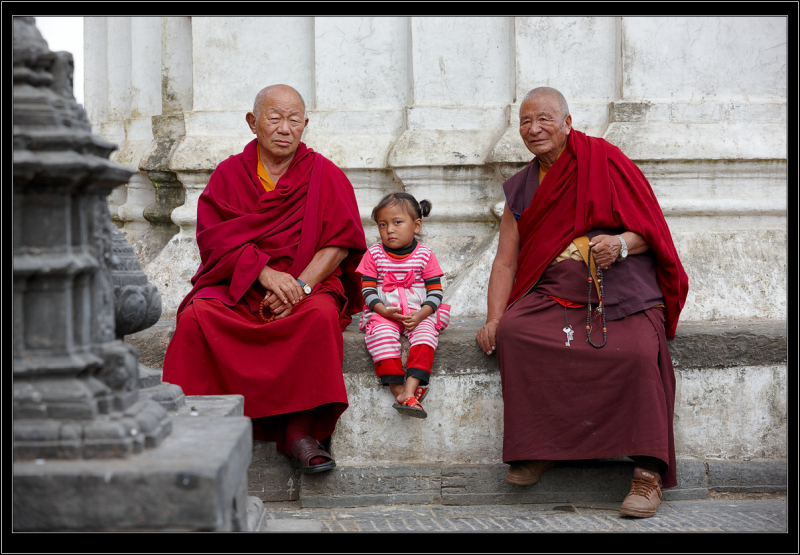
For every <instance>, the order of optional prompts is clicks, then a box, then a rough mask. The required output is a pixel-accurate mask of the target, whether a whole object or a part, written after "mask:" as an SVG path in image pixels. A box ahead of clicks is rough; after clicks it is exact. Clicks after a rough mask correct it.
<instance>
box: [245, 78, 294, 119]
mask: <svg viewBox="0 0 800 555" xmlns="http://www.w3.org/2000/svg"><path fill="white" fill-rule="evenodd" d="M286 92H293V93H294V94H296V95H297V98H299V99H300V104H302V105H303V117H305V113H306V101H305V100H303V97H302V96H301V95H300V93H299V92H297V89H295V88H294V87H290V86H289V85H270V86H269V87H264V88H263V89H261V90H260V91H258V94H257V95H256V100H255V102H253V113H254V114H255V116H256V118H258V113H259V112H260V111H261V106H262V105H263V104H264V99H266V98H267V97H269V96H271V95H273V94H275V93H279V94H280V93H286Z"/></svg>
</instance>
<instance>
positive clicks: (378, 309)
mask: <svg viewBox="0 0 800 555" xmlns="http://www.w3.org/2000/svg"><path fill="white" fill-rule="evenodd" d="M373 312H375V313H376V314H379V315H381V316H383V317H384V318H386V319H387V320H393V321H395V322H400V323H401V324H404V323H405V321H406V317H405V316H404V315H403V314H401V313H400V307H399V306H390V307H388V308H387V307H386V306H385V305H384V304H383V303H381V304H376V305H375V307H374V309H373Z"/></svg>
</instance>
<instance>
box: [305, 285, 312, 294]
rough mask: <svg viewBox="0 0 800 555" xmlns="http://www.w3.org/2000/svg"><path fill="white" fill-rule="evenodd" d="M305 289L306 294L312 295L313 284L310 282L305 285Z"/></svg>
mask: <svg viewBox="0 0 800 555" xmlns="http://www.w3.org/2000/svg"><path fill="white" fill-rule="evenodd" d="M303 291H304V292H305V294H306V295H310V294H311V286H310V285H308V284H306V285H304V286H303Z"/></svg>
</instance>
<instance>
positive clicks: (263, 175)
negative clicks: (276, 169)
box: [258, 156, 275, 193]
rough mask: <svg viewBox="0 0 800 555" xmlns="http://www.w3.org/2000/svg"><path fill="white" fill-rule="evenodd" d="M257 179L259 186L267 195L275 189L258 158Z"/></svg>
mask: <svg viewBox="0 0 800 555" xmlns="http://www.w3.org/2000/svg"><path fill="white" fill-rule="evenodd" d="M258 179H259V181H261V184H262V185H263V186H264V189H266V190H267V192H268V193H269V192H270V191H271V190H273V189H274V188H275V184H274V183H273V182H272V178H271V177H270V176H269V174H268V173H267V169H266V168H265V167H264V164H262V163H261V157H260V156H259V157H258Z"/></svg>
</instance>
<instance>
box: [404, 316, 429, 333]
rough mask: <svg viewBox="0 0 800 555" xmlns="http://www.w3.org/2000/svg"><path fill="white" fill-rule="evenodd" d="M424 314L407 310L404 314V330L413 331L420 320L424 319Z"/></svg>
mask: <svg viewBox="0 0 800 555" xmlns="http://www.w3.org/2000/svg"><path fill="white" fill-rule="evenodd" d="M425 318H426V316H423V314H422V313H421V312H409V313H408V314H406V316H405V321H404V322H403V325H404V326H405V328H406V331H413V330H414V328H416V327H417V326H418V325H419V323H420V322H422V320H424V319H425Z"/></svg>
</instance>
